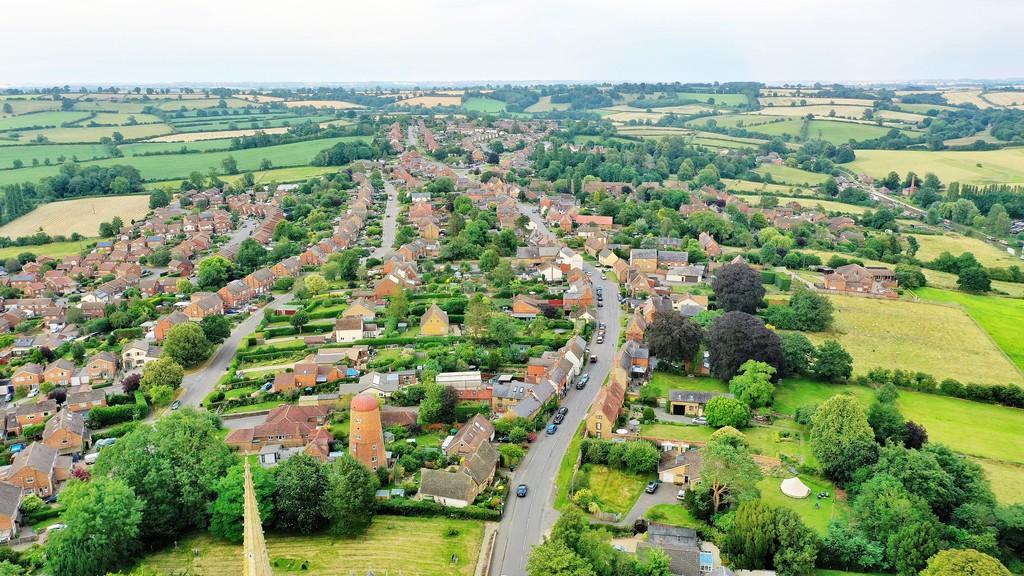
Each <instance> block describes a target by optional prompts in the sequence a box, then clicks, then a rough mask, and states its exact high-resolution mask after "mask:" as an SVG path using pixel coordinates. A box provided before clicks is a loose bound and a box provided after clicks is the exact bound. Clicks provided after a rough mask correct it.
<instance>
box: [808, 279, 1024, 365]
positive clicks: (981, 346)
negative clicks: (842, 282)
mask: <svg viewBox="0 0 1024 576" xmlns="http://www.w3.org/2000/svg"><path fill="white" fill-rule="evenodd" d="M830 298H831V300H832V305H833V307H834V309H835V322H834V325H833V328H832V331H830V332H826V333H809V334H808V337H809V338H810V339H811V341H813V342H815V343H816V344H820V343H821V342H822V341H823V340H826V339H830V338H832V339H835V340H838V341H839V343H840V344H842V345H843V347H844V348H846V350H847V351H848V352H849V353H850V355H852V356H853V369H854V372H855V373H857V374H863V373H865V372H867V371H868V370H870V369H872V368H876V367H880V368H890V369H895V368H902V369H904V370H914V371H920V372H925V373H928V374H931V375H932V376H935V377H936V378H938V379H939V380H941V379H943V378H955V379H957V380H959V381H961V382H964V383H968V382H976V383H978V384H1007V383H1014V384H1020V383H1022V382H1024V377H1022V376H1021V373H1020V372H1019V371H1018V370H1017V368H1016V367H1015V366H1014V364H1013V363H1011V362H1010V361H1009V360H1008V359H1007V358H1006V356H1005V355H1004V354H1003V353H1002V351H1001V350H999V348H998V347H997V346H996V345H995V343H994V342H993V341H992V339H991V338H989V336H988V334H986V333H985V332H984V331H982V330H981V329H980V328H979V327H978V325H977V324H975V322H974V321H973V320H972V319H971V318H970V317H969V316H967V314H966V313H964V312H963V311H962V310H959V309H957V308H951V307H948V306H943V305H938V304H930V303H925V302H909V301H905V300H883V299H875V298H859V297H856V296H840V295H830Z"/></svg>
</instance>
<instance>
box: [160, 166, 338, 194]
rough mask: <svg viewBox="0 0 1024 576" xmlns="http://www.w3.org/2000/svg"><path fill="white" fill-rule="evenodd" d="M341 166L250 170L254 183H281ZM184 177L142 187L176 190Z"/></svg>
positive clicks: (235, 177)
mask: <svg viewBox="0 0 1024 576" xmlns="http://www.w3.org/2000/svg"><path fill="white" fill-rule="evenodd" d="M341 168H342V167H341V166H293V167H291V168H272V169H270V170H254V171H252V174H253V177H254V178H255V179H256V183H260V182H277V183H279V184H283V183H285V182H301V181H303V180H307V179H309V178H312V177H314V176H320V175H323V174H330V173H331V172H337V171H338V170H340V169H341ZM220 179H221V180H223V181H225V182H227V183H229V184H232V183H235V182H237V181H239V180H241V179H242V174H233V175H229V176H221V177H220ZM183 180H184V179H182V178H177V179H171V180H154V181H152V182H147V183H146V184H145V185H144V187H145V188H146V189H147V190H153V189H156V188H160V189H164V188H167V187H168V186H169V187H170V188H171V189H172V190H177V189H178V188H179V187H180V186H181V183H182V181H183Z"/></svg>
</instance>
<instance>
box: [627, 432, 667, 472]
mask: <svg viewBox="0 0 1024 576" xmlns="http://www.w3.org/2000/svg"><path fill="white" fill-rule="evenodd" d="M660 457H661V453H660V452H658V449H657V448H655V447H654V445H653V444H651V443H650V442H647V441H645V440H638V441H633V442H626V452H625V455H624V460H625V464H626V468H627V469H628V470H629V471H630V472H633V473H635V474H646V473H648V472H654V471H655V470H657V469H658V460H659V459H660Z"/></svg>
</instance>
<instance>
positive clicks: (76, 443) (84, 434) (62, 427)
mask: <svg viewBox="0 0 1024 576" xmlns="http://www.w3.org/2000/svg"><path fill="white" fill-rule="evenodd" d="M89 437H90V434H89V429H88V428H86V426H85V416H83V415H82V414H80V413H78V412H72V411H70V410H61V411H60V412H58V413H57V415H56V416H54V417H53V418H50V419H49V420H47V421H46V427H45V428H44V429H43V444H46V445H47V446H49V447H50V448H53V449H54V450H56V451H57V452H58V453H60V454H61V455H67V454H80V453H81V452H82V451H83V450H85V449H86V448H88V447H89Z"/></svg>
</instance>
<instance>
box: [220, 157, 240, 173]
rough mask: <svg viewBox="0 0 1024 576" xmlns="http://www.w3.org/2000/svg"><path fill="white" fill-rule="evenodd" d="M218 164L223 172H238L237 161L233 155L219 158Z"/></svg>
mask: <svg viewBox="0 0 1024 576" xmlns="http://www.w3.org/2000/svg"><path fill="white" fill-rule="evenodd" d="M220 166H221V168H222V169H223V171H224V173H225V174H238V161H237V160H235V157H234V156H228V157H227V158H224V159H223V160H221V161H220Z"/></svg>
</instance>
